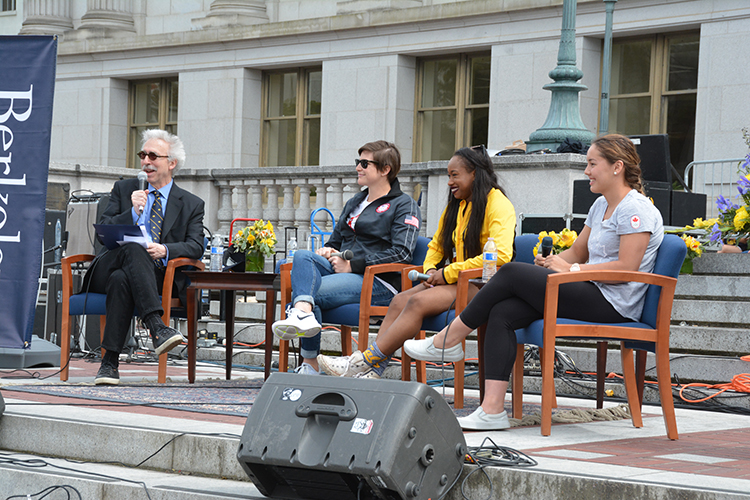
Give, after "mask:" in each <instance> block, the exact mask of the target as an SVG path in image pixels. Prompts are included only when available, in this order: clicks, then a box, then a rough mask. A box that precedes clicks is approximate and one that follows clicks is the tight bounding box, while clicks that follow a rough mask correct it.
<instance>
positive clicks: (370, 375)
mask: <svg viewBox="0 0 750 500" xmlns="http://www.w3.org/2000/svg"><path fill="white" fill-rule="evenodd" d="M354 378H371V379H374V380H380V375H378V373H377V372H376V371H375V368H370V369H369V370H367V371H364V372H361V373H358V374H356V375H355V376H354Z"/></svg>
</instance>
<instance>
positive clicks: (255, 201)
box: [245, 179, 263, 219]
mask: <svg viewBox="0 0 750 500" xmlns="http://www.w3.org/2000/svg"><path fill="white" fill-rule="evenodd" d="M245 182H246V183H247V184H248V185H249V186H250V208H248V210H247V217H248V218H249V219H262V218H263V186H261V185H260V182H259V181H258V180H257V179H254V180H249V181H245Z"/></svg>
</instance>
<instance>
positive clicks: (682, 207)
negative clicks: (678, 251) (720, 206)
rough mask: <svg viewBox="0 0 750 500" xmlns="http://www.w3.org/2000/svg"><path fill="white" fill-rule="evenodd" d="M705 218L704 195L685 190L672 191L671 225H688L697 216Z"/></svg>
mask: <svg viewBox="0 0 750 500" xmlns="http://www.w3.org/2000/svg"><path fill="white" fill-rule="evenodd" d="M699 217H700V218H701V219H705V218H706V195H705V194H701V193H688V192H686V191H672V219H671V221H672V222H671V224H672V225H673V226H680V227H682V226H688V225H692V224H693V220H695V219H697V218H699Z"/></svg>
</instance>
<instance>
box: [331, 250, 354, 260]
mask: <svg viewBox="0 0 750 500" xmlns="http://www.w3.org/2000/svg"><path fill="white" fill-rule="evenodd" d="M331 257H341V258H342V259H344V260H352V259H353V258H354V253H353V252H352V251H351V250H344V251H343V252H331Z"/></svg>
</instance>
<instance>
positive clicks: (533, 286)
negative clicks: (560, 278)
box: [461, 262, 631, 381]
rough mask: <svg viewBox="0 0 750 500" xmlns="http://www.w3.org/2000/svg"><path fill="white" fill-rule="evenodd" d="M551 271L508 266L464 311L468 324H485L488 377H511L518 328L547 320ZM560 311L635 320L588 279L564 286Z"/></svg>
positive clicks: (579, 317) (602, 320) (589, 317)
mask: <svg viewBox="0 0 750 500" xmlns="http://www.w3.org/2000/svg"><path fill="white" fill-rule="evenodd" d="M553 272H554V271H550V270H549V269H546V268H544V267H541V266H537V265H534V264H525V263H522V262H510V263H508V264H505V265H504V266H502V267H500V268H499V269H498V270H497V273H496V274H495V276H494V277H493V278H492V279H491V280H490V281H489V283H487V284H486V285H484V287H482V289H481V290H480V291H479V293H478V294H477V295H476V296H475V297H474V298H473V299H472V300H471V302H469V305H468V306H467V307H466V309H464V310H463V312H462V313H461V321H462V322H463V323H464V324H465V325H466V326H468V327H469V328H472V329H476V328H478V327H479V326H481V325H483V324H484V323H487V334H486V335H485V341H484V360H483V362H484V370H485V376H486V378H487V379H490V380H504V381H507V380H509V379H510V372H511V371H512V369H513V363H514V362H515V360H516V332H515V331H516V329H519V328H524V327H526V326H529V325H530V324H531V323H532V322H534V321H536V320H538V319H542V318H543V316H544V292H545V288H546V286H547V275H549V274H551V273H553ZM557 310H558V315H560V317H564V318H569V319H577V320H582V321H593V322H599V323H623V322H626V321H631V320H629V319H627V318H623V317H622V315H620V313H618V312H617V311H616V310H615V308H614V307H612V304H610V303H609V302H607V300H606V299H605V298H604V296H603V295H602V293H601V291H600V290H599V288H598V287H597V286H596V285H595V284H593V283H592V282H590V281H585V282H580V283H565V284H563V285H560V293H559V298H558V305H557Z"/></svg>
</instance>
